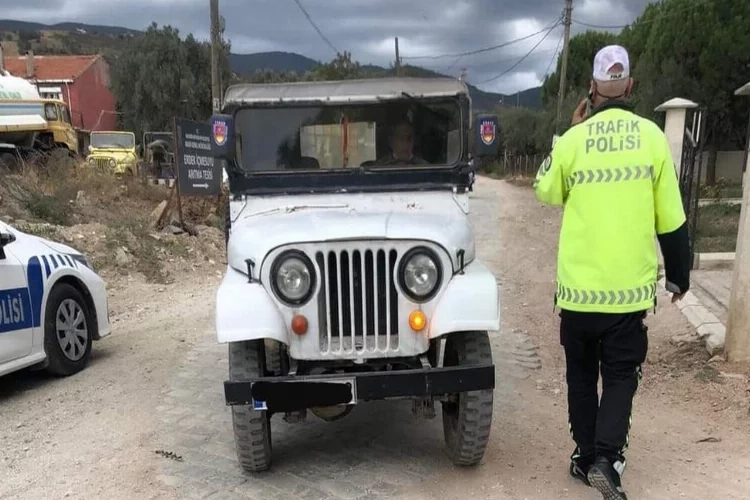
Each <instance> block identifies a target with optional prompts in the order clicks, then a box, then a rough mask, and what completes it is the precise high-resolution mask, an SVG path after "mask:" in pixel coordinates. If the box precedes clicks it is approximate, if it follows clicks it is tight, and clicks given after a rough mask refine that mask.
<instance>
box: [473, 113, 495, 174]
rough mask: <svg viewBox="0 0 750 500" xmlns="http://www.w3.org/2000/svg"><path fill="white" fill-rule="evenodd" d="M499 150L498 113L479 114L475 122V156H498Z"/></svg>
mask: <svg viewBox="0 0 750 500" xmlns="http://www.w3.org/2000/svg"><path fill="white" fill-rule="evenodd" d="M499 150H500V138H499V137H498V118H497V115H479V116H477V118H476V121H475V122H474V157H475V158H476V157H479V158H481V157H483V156H497V153H498V151H499ZM475 163H477V162H475Z"/></svg>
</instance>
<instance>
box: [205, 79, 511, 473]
mask: <svg viewBox="0 0 750 500" xmlns="http://www.w3.org/2000/svg"><path fill="white" fill-rule="evenodd" d="M472 120H473V119H472V115H471V101H470V98H469V94H468V90H467V87H466V85H465V84H464V83H462V82H460V81H457V80H454V79H439V78H438V79H431V78H430V79H419V78H386V79H373V80H350V81H336V82H306V83H292V84H268V85H250V84H241V85H236V86H232V87H230V88H229V89H228V90H227V91H226V94H225V102H224V105H223V110H222V114H219V115H215V116H213V117H212V120H211V125H212V135H213V146H212V147H213V152H214V157H215V159H218V160H221V161H223V162H224V165H226V170H227V174H228V178H229V188H230V191H231V196H230V202H229V203H230V206H229V217H228V219H229V220H228V221H227V222H228V231H229V236H228V244H227V261H228V266H227V269H226V274H225V276H224V279H223V281H222V283H221V284H220V286H219V288H218V290H217V294H216V309H215V321H216V332H217V340H218V341H219V342H220V343H226V344H228V351H229V359H228V363H229V370H228V371H229V378H228V380H226V382H225V383H224V397H225V402H226V404H228V405H230V406H231V413H232V421H233V426H234V438H235V443H236V452H237V457H238V460H239V463H240V464H241V466H242V468H243V469H245V470H246V471H261V470H265V469H268V468H269V467H270V464H271V449H272V444H271V417H272V415H281V416H284V418H285V419H287V420H288V421H297V422H299V421H302V420H304V419H305V417H306V415H307V410H311V411H312V413H314V414H315V415H316V416H317V417H319V418H322V419H324V420H329V421H333V420H337V419H339V418H342V417H344V416H345V415H346V414H348V413H349V412H350V411H351V410H352V408H354V407H355V406H356V407H359V406H360V405H361V404H362V403H364V402H366V401H374V400H384V399H389V400H390V399H403V398H405V399H409V400H412V402H413V411H414V412H415V414H417V415H419V416H422V417H426V418H434V417H435V416H436V414H435V408H434V404H435V402H440V403H441V404H442V421H443V429H444V438H445V444H446V449H447V453H448V456H449V457H450V458H451V460H452V461H453V463H455V464H457V465H463V466H473V465H476V464H477V463H479V462H480V460H481V459H482V457H483V455H484V453H485V449H486V446H487V443H488V440H489V436H490V427H491V422H492V410H493V394H494V387H495V369H494V365H493V361H492V349H491V343H490V334H491V333H494V332H496V331H498V330H499V327H500V307H499V292H498V284H497V281H496V279H495V276H494V275H493V274H492V272H491V271H490V270H489V268H488V267H487V266H486V265H485V264H483V263H482V262H481V261H480V260H479V258H478V256H477V252H476V247H475V243H474V238H475V234H474V229H473V227H472V224H471V222H470V221H469V190H470V186H471V183H472V181H473V175H472V174H473V171H472V166H471V164H470V161H469V156H468V152H469V149H468V145H469V143H470V141H473V140H476V141H479V142H480V147H479V148H476V149H475V155H477V156H478V155H481V154H488V155H493V154H497V143H498V140H497V135H496V132H497V128H496V121H492V120H485V121H483V122H481V124H480V126H477V127H476V130H477V137H476V138H474V137H472V135H471V134H470V132H469V126H470V123H471V122H472ZM480 130H481V137H480V134H479V131H480ZM365 408H366V407H365ZM378 425H380V424H378ZM372 432H373V433H374V435H375V434H376V431H372ZM309 445H310V446H312V447H314V446H315V443H314V441H312V442H310V443H309ZM303 453H304V452H303Z"/></svg>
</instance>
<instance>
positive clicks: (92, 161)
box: [89, 156, 96, 165]
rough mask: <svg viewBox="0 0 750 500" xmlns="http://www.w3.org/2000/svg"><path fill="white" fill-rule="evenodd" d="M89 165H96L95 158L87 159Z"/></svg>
mask: <svg viewBox="0 0 750 500" xmlns="http://www.w3.org/2000/svg"><path fill="white" fill-rule="evenodd" d="M89 165H96V158H94V157H93V156H92V157H90V158H89Z"/></svg>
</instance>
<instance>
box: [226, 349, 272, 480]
mask: <svg viewBox="0 0 750 500" xmlns="http://www.w3.org/2000/svg"><path fill="white" fill-rule="evenodd" d="M265 363H266V360H265V345H264V342H263V340H246V341H243V342H230V343H229V379H230V380H242V379H248V378H255V377H262V376H263V375H264V374H265V370H264V368H265ZM232 426H233V428H234V443H235V449H236V451H237V459H238V460H239V462H240V466H241V467H242V469H243V470H244V471H246V472H260V471H264V470H268V468H269V467H270V466H271V416H270V415H269V414H268V412H267V411H265V410H261V411H258V410H253V408H252V406H251V405H233V406H232Z"/></svg>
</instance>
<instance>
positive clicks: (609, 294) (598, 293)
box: [557, 283, 656, 306]
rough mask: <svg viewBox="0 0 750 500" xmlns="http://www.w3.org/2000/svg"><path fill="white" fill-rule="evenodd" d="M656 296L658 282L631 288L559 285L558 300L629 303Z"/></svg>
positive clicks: (604, 303)
mask: <svg viewBox="0 0 750 500" xmlns="http://www.w3.org/2000/svg"><path fill="white" fill-rule="evenodd" d="M655 297H656V283H654V284H653V285H646V286H642V287H639V288H633V289H631V290H617V291H614V290H609V291H602V290H577V289H575V288H569V287H566V286H562V285H559V284H558V285H557V298H558V300H561V301H564V302H568V303H570V304H581V305H608V306H612V305H617V306H620V305H629V304H638V303H640V302H645V301H647V300H648V301H653V300H654V298H655Z"/></svg>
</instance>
